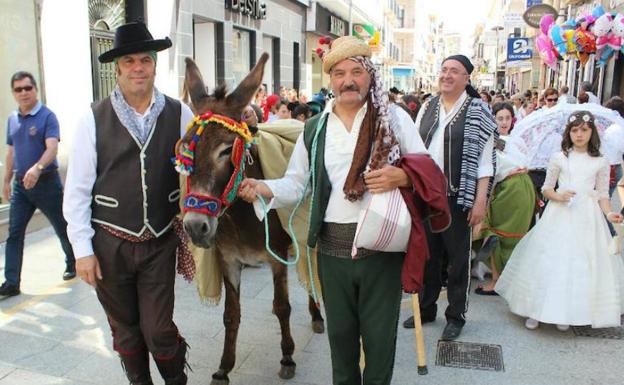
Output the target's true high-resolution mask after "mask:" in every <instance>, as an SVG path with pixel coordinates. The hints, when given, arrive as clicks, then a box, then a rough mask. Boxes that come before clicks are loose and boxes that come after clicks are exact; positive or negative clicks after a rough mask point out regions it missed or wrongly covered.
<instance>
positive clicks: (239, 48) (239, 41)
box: [232, 29, 252, 84]
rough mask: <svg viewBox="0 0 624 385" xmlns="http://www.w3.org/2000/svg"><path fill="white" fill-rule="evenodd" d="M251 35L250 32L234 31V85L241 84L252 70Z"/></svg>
mask: <svg viewBox="0 0 624 385" xmlns="http://www.w3.org/2000/svg"><path fill="white" fill-rule="evenodd" d="M251 58H252V53H251V34H250V33H249V31H245V30H242V29H234V36H233V38H232V75H233V77H234V84H238V83H240V82H241V81H242V80H243V79H244V78H245V76H247V74H248V73H249V71H250V70H251V66H250V63H251Z"/></svg>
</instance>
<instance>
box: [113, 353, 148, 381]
mask: <svg viewBox="0 0 624 385" xmlns="http://www.w3.org/2000/svg"><path fill="white" fill-rule="evenodd" d="M119 357H120V358H121V366H122V367H123V368H124V371H125V372H126V376H127V377H128V380H129V381H130V385H153V383H152V376H151V375H150V369H149V355H148V352H147V349H145V348H144V349H141V350H139V351H138V352H136V353H133V354H121V353H120V354H119Z"/></svg>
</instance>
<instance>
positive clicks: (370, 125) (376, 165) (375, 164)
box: [343, 97, 397, 202]
mask: <svg viewBox="0 0 624 385" xmlns="http://www.w3.org/2000/svg"><path fill="white" fill-rule="evenodd" d="M366 104H367V109H366V115H364V120H363V121H362V126H361V127H360V133H359V135H358V139H357V142H356V145H355V151H354V152H353V160H352V161H351V168H350V169H349V173H348V174H347V179H346V180H345V184H344V187H343V192H344V193H345V197H346V198H347V199H348V200H349V201H351V202H354V201H356V200H358V199H360V198H361V197H362V195H364V191H366V184H365V183H364V173H365V172H366V171H367V166H369V167H368V168H369V169H370V170H378V169H380V168H382V167H383V166H385V165H386V164H387V160H388V154H389V153H390V150H391V149H392V145H393V144H395V143H397V142H396V138H394V136H392V139H394V142H393V143H389V145H385V144H384V133H383V130H382V129H380V127H375V126H376V124H375V123H377V109H376V108H375V107H374V106H373V103H372V102H371V98H370V97H369V98H368V100H367V102H366ZM371 152H372V153H373V155H372V156H371ZM369 159H370V160H371V161H370V165H369V163H368V160H369Z"/></svg>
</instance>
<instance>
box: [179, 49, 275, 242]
mask: <svg viewBox="0 0 624 385" xmlns="http://www.w3.org/2000/svg"><path fill="white" fill-rule="evenodd" d="M268 58H269V55H267V54H266V53H264V54H262V56H261V57H260V60H258V63H257V64H256V66H255V67H254V68H253V69H252V70H251V72H250V73H249V74H248V75H247V77H245V79H243V81H242V82H241V83H240V84H239V85H238V87H236V89H235V90H234V91H233V92H232V93H230V94H227V93H226V89H225V87H219V88H217V89H216V90H215V91H214V93H213V94H211V95H209V94H208V92H207V89H206V86H205V85H204V82H203V80H202V77H201V74H200V72H199V69H198V68H197V66H196V65H195V63H194V62H193V60H191V59H190V58H187V59H186V77H185V87H186V89H187V91H188V92H189V95H190V98H191V102H192V104H193V109H194V111H195V113H196V114H197V116H196V117H195V120H194V122H193V125H192V127H190V129H189V130H188V132H187V133H186V135H185V136H184V138H182V140H181V142H180V144H179V145H178V148H177V153H178V155H177V168H178V169H179V170H180V171H181V172H183V173H188V175H189V177H188V179H187V180H188V183H187V188H188V191H187V195H186V197H185V199H184V208H183V211H184V230H185V231H186V233H187V234H188V235H189V236H190V238H191V240H192V241H193V243H194V244H195V245H196V246H199V247H204V248H208V247H210V246H212V244H213V242H214V237H215V234H216V231H217V224H218V219H219V217H220V216H221V214H223V211H224V210H225V209H226V208H227V206H229V205H230V204H231V203H232V201H233V200H234V199H235V197H236V192H237V189H238V184H239V183H240V180H241V179H242V177H243V171H244V166H245V154H246V148H247V146H248V145H249V142H250V140H251V134H250V133H249V130H248V129H247V126H246V125H245V124H244V123H242V122H241V115H242V112H243V109H244V108H245V107H246V106H247V105H248V104H249V102H250V101H251V100H252V98H253V96H254V94H255V92H256V91H257V89H258V87H259V86H260V84H261V82H262V74H263V72H264V65H265V63H266V61H267V60H268Z"/></svg>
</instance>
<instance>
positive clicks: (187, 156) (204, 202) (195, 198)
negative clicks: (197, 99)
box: [174, 111, 253, 217]
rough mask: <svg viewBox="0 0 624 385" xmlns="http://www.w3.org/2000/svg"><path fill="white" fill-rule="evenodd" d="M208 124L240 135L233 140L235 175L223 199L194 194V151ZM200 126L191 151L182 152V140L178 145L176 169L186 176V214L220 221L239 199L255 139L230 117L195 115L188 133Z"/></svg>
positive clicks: (242, 125)
mask: <svg viewBox="0 0 624 385" xmlns="http://www.w3.org/2000/svg"><path fill="white" fill-rule="evenodd" d="M208 123H217V124H219V125H221V126H223V127H224V128H227V129H228V130H230V131H232V132H234V133H236V134H238V136H237V137H236V139H234V144H233V146H232V156H231V161H232V164H233V165H234V171H233V172H232V175H231V176H230V180H229V181H228V183H227V185H226V186H225V189H224V190H223V193H222V194H221V196H220V197H215V196H211V195H203V194H200V193H194V192H192V191H191V178H190V176H191V174H192V173H193V169H194V167H195V148H196V147H197V142H199V138H200V137H201V135H202V134H203V132H204V130H205V128H206V126H207V125H208ZM195 126H197V130H196V131H195V133H194V134H193V137H192V138H191V141H190V142H189V144H188V147H186V148H184V149H182V151H180V143H181V141H182V139H180V141H179V142H178V144H177V145H176V156H175V159H174V164H175V169H176V170H177V171H178V172H179V173H180V174H181V175H184V176H186V177H187V178H186V187H187V194H186V195H185V196H184V204H183V210H182V211H183V212H184V213H187V212H195V213H200V214H205V215H208V216H212V217H219V216H221V215H223V213H224V212H225V210H226V209H227V208H228V207H230V206H231V205H232V203H233V202H234V200H235V199H236V194H237V193H238V187H239V186H240V183H241V182H242V180H243V177H244V172H245V162H246V160H247V156H248V154H247V152H248V150H249V147H250V146H251V142H252V140H253V137H252V135H251V132H250V131H249V128H248V127H247V124H246V123H245V122H237V121H236V120H234V119H231V118H228V117H227V116H223V115H218V114H215V113H213V112H212V111H208V112H206V113H203V114H201V115H196V116H195V117H194V118H193V120H192V121H191V122H190V123H189V125H188V128H187V131H188V130H191V129H193V127H195Z"/></svg>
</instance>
